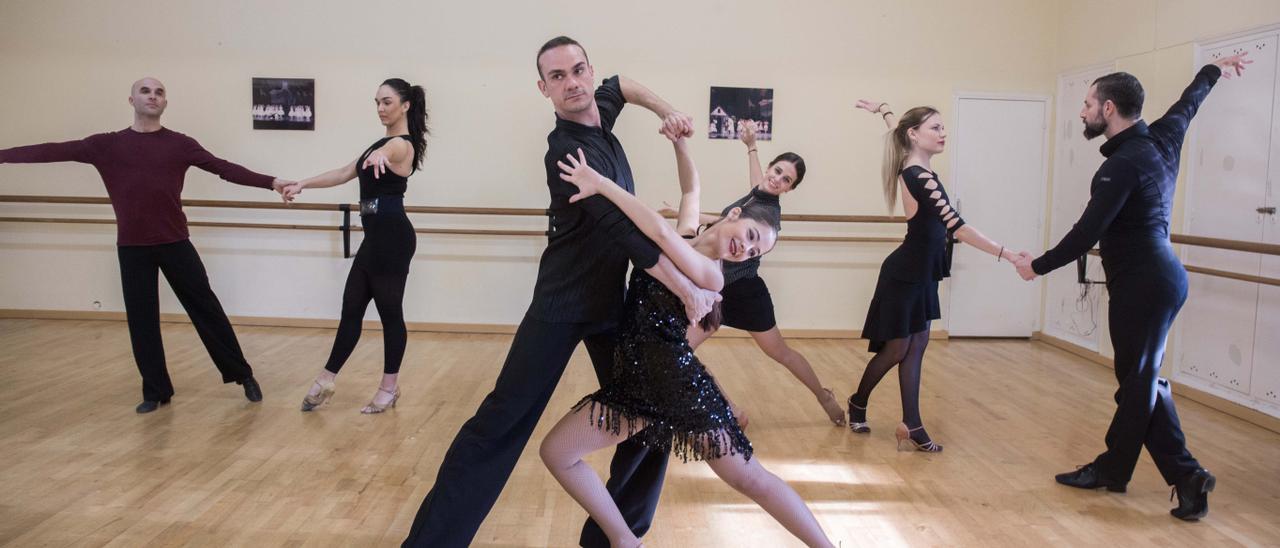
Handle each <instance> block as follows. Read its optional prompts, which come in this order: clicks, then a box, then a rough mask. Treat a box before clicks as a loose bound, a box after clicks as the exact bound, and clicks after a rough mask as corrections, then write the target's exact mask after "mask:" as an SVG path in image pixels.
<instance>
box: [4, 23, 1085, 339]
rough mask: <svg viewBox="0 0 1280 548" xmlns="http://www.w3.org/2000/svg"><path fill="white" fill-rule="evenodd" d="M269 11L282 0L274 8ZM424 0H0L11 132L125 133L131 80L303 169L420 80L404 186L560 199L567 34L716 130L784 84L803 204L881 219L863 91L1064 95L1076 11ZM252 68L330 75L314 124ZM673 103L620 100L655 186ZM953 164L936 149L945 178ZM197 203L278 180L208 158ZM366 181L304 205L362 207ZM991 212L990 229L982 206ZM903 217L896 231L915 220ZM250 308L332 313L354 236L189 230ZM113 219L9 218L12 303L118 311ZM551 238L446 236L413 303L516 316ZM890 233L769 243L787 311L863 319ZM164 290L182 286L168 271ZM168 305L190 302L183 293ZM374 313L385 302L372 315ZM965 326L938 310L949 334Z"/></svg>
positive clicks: (670, 193)
mask: <svg viewBox="0 0 1280 548" xmlns="http://www.w3.org/2000/svg"><path fill="white" fill-rule="evenodd" d="M263 4H266V5H263ZM585 5H586V4H582V3H581V2H567V1H555V2H528V3H526V2H492V1H489V2H407V1H403V2H402V1H388V2H382V3H378V4H377V5H376V7H374V8H362V7H359V6H358V5H357V4H356V3H354V2H352V3H316V2H269V3H259V2H218V3H212V2H190V1H174V2H168V3H162V4H154V3H144V2H138V1H114V2H92V1H88V0H82V1H71V0H41V1H34V0H8V1H6V2H4V3H0V74H3V78H0V96H2V97H4V98H5V100H4V101H0V119H2V120H4V121H5V123H4V124H2V125H0V147H9V146H16V145H22V144H29V143H36V142H43V141H49V140H65V139H74V138H80V137H83V136H85V135H88V134H91V133H95V132H100V131H108V130H116V129H120V128H123V127H125V126H126V125H128V123H129V121H130V110H129V107H128V106H127V104H126V103H125V98H126V96H127V89H128V87H129V84H130V82H132V81H133V80H134V79H135V78H137V77H140V76H142V75H154V76H156V77H158V78H160V79H162V80H163V81H164V82H165V83H166V85H167V86H168V89H169V93H170V106H169V110H168V113H167V114H166V115H165V119H164V120H165V124H166V125H167V126H169V127H171V128H173V129H175V130H178V131H182V132H184V133H188V134H190V135H192V136H193V137H196V138H197V139H199V140H200V141H201V142H202V144H204V145H205V147H206V148H208V149H210V150H211V151H213V152H215V153H216V154H218V155H221V156H223V157H225V158H228V159H231V160H233V161H237V162H240V163H242V164H244V165H246V166H249V167H251V168H253V169H257V170H260V171H263V172H267V173H271V174H275V175H279V176H283V177H294V178H297V177H304V176H308V175H311V174H314V173H316V172H319V171H321V170H325V169H329V168H331V167H334V166H337V165H341V164H343V163H345V162H346V161H348V160H349V159H350V158H352V157H354V156H355V155H356V154H357V153H358V152H360V150H362V149H363V147H364V146H366V144H367V143H369V142H371V141H372V140H374V139H376V138H377V137H379V136H380V135H381V127H380V126H378V125H377V123H376V122H377V120H376V118H375V117H374V113H373V111H372V108H370V107H371V105H370V102H371V101H370V99H371V98H372V95H373V92H374V90H375V88H376V85H377V84H378V83H379V82H380V81H381V80H382V79H383V78H385V77H388V76H393V75H394V76H401V77H404V78H406V79H408V80H410V81H413V82H415V83H421V84H423V85H424V86H425V87H426V88H427V93H428V102H429V107H430V109H431V115H432V126H433V130H434V135H433V137H432V139H431V142H430V145H429V155H428V159H427V163H426V166H425V168H424V169H423V171H421V172H420V173H419V174H418V175H416V176H414V178H413V179H412V180H411V182H410V190H409V194H408V201H409V202H410V203H413V204H423V205H454V206H504V207H543V206H545V205H546V203H547V196H546V191H545V186H544V181H543V173H542V166H541V159H542V155H543V153H544V151H545V140H544V138H545V135H546V133H547V132H548V131H549V130H550V128H551V126H552V111H551V107H550V104H549V103H548V102H547V100H546V99H544V98H543V97H542V96H541V95H540V94H539V93H538V92H537V90H536V87H535V85H534V84H535V78H536V73H535V70H534V67H533V56H534V53H535V51H536V48H537V47H538V46H539V45H540V44H541V43H542V42H543V41H544V40H546V39H547V38H550V37H552V36H554V35H556V34H561V33H563V34H569V35H571V36H574V37H576V38H577V39H579V40H580V41H582V42H583V43H584V44H585V45H586V47H587V49H588V51H589V52H590V54H591V59H592V61H593V63H594V65H595V68H596V72H597V76H598V77H599V78H603V77H605V76H607V75H611V74H614V73H619V72H620V73H624V74H627V75H628V76H630V77H632V78H634V79H636V80H638V81H640V82H642V83H644V84H646V85H648V86H649V87H651V88H653V89H654V90H656V91H658V92H659V93H660V94H661V95H663V96H664V97H666V98H667V99H668V100H669V101H671V102H672V103H673V104H675V105H677V106H678V107H679V108H681V109H683V110H685V111H687V112H689V113H690V114H692V115H693V116H694V118H695V120H697V121H698V124H697V125H696V126H695V127H698V128H703V127H705V126H706V121H707V114H706V111H707V103H708V87H709V86H711V85H729V86H760V87H773V88H774V90H775V97H776V104H777V106H776V113H775V127H776V132H777V137H776V140H775V141H773V142H769V143H762V144H761V146H760V149H761V153H762V156H764V157H771V156H772V155H773V154H776V153H778V152H782V151H785V150H794V151H798V152H800V153H802V154H803V155H804V156H805V158H806V159H807V162H808V166H809V175H808V178H807V179H806V181H805V182H804V184H803V186H802V187H801V188H800V189H799V190H798V191H797V192H795V193H793V194H791V195H788V196H787V197H786V198H785V200H784V201H785V210H786V211H788V212H793V213H848V214H879V213H883V212H884V208H883V205H882V204H883V201H882V200H881V198H880V195H879V192H878V190H877V188H878V187H877V183H876V174H877V172H878V168H879V162H880V155H881V141H880V136H881V133H882V129H883V126H881V125H880V124H879V120H877V119H875V118H874V117H872V116H869V115H866V114H865V113H861V112H855V111H854V110H853V108H852V104H853V101H854V100H855V99H856V98H859V97H864V96H865V97H871V98H881V99H884V100H887V101H891V102H892V103H893V104H894V105H895V106H896V107H897V108H898V110H899V111H901V110H902V109H903V108H905V107H907V106H910V105H915V104H925V103H927V104H933V105H937V106H940V107H942V108H944V109H945V108H948V107H949V106H950V105H951V104H952V93H953V91H954V90H960V89H963V90H971V91H993V92H1007V93H1038V94H1050V93H1052V90H1053V83H1054V80H1053V78H1054V75H1055V74H1056V72H1055V70H1054V69H1055V63H1052V62H1050V60H1052V59H1054V58H1055V57H1054V49H1055V40H1054V39H1053V37H1054V36H1055V33H1056V32H1057V31H1058V29H1059V28H1062V27H1063V23H1062V22H1060V21H1059V19H1058V10H1057V9H1056V8H1055V7H1054V6H1053V5H1052V4H1049V3H1041V2H1024V1H1020V0H982V1H972V2H955V3H950V2H944V3H939V2H923V1H910V2H894V3H872V2H847V1H836V0H831V1H823V2H802V3H794V4H791V5H787V6H786V7H785V8H784V7H781V6H782V5H781V4H778V3H776V2H765V1H760V0H750V1H744V2H725V1H712V2H671V1H659V2H646V3H630V4H620V5H614V4H609V5H600V6H605V7H599V8H597V9H596V10H595V11H590V10H584V9H582V7H583V6H585ZM253 76H280V77H311V78H315V79H316V86H317V105H316V116H317V125H316V131H314V132H269V131H253V130H252V129H251V124H250V119H249V116H248V109H249V100H248V98H249V83H250V78H251V77H253ZM656 128H657V124H656V118H654V117H652V116H651V115H649V114H648V113H646V112H643V111H641V110H640V109H637V108H630V109H628V111H627V112H625V114H624V116H623V118H622V121H621V122H620V125H619V127H618V130H617V132H618V134H619V136H620V137H621V139H622V141H623V143H624V144H625V145H626V147H627V151H628V154H629V156H630V158H631V163H632V165H633V167H634V170H635V175H636V178H637V181H638V182H639V184H638V186H639V195H640V196H641V197H642V198H643V199H644V200H645V201H646V202H648V203H650V204H652V205H655V206H657V205H659V204H660V202H661V201H662V200H663V199H670V198H673V197H675V196H676V190H675V188H676V187H675V182H674V169H673V165H672V161H671V157H670V149H669V145H668V144H667V143H666V142H665V141H663V140H662V139H661V138H660V137H659V136H658V135H656V133H655V131H656ZM699 137H700V138H699V139H697V140H696V141H695V142H694V152H695V154H696V157H697V159H698V161H699V166H700V168H701V170H702V174H703V181H704V185H705V188H706V190H705V197H704V201H705V203H708V204H719V203H727V202H728V201H730V200H732V199H734V198H736V197H737V196H739V195H740V194H741V193H742V192H744V190H745V187H746V185H745V182H746V176H745V162H744V157H745V154H744V152H743V147H742V146H741V144H739V143H736V142H723V141H715V142H711V141H708V140H706V139H705V135H701V134H700V135H699ZM948 164H949V159H948V158H946V157H945V156H943V157H940V158H938V159H937V163H936V166H937V167H938V168H939V169H941V170H942V171H943V176H944V177H946V173H945V170H946V167H947V166H948ZM187 183H188V184H187V190H186V192H185V196H186V197H187V198H217V199H236V200H264V201H270V200H273V199H274V194H270V193H268V192H265V191H261V190H255V189H247V188H243V187H237V186H234V185H230V184H225V183H223V182H221V181H219V180H218V179H217V178H216V177H213V176H211V175H209V174H206V173H204V172H201V171H198V170H192V172H190V173H189V174H188V177H187ZM0 193H7V194H57V195H79V196H85V195H87V196H101V195H104V192H103V190H102V187H101V184H100V182H99V181H98V178H97V175H96V173H95V172H94V171H93V170H92V169H91V168H90V167H87V166H82V165H72V164H58V165H41V166H25V165H22V166H20V165H5V166H2V167H0ZM355 196H356V190H355V188H354V186H347V187H340V188H337V189H328V190H320V191H314V192H308V193H307V194H305V195H304V196H303V197H302V199H303V200H304V201H323V202H334V201H351V200H353V199H354V198H355ZM105 211H106V210H105V208H90V207H52V206H37V207H30V206H22V207H17V206H2V207H0V215H45V214H48V215H62V214H102V213H103V212H105ZM188 216H189V218H191V219H193V220H196V219H199V220H253V221H262V222H285V221H288V222H299V223H321V222H324V223H336V222H337V216H336V215H334V214H322V213H304V212H284V213H273V212H266V213H264V212H250V211H227V210H212V211H209V210H189V211H188ZM414 222H415V223H416V224H417V225H419V226H469V227H477V228H489V227H517V228H536V229H541V228H543V226H544V223H543V221H541V220H540V219H504V218H457V219H450V218H436V217H423V216H417V217H415V218H414ZM977 224H979V225H981V222H980V221H979V222H978V223H977ZM900 230H901V229H900V228H895V229H891V230H889V231H888V232H900ZM786 231H787V233H789V234H815V233H822V234H877V233H883V232H885V230H884V229H877V228H876V227H870V226H853V227H842V226H821V225H818V226H813V225H810V226H806V225H805V224H802V223H792V224H789V225H788V226H787V227H786ZM192 234H193V241H194V242H195V244H196V246H197V247H198V249H200V251H201V253H202V255H203V257H204V259H205V262H206V265H207V267H208V269H209V271H210V277H211V279H212V282H213V285H214V288H215V290H216V291H217V292H218V294H219V296H220V297H221V298H222V300H223V304H224V306H225V307H226V309H227V310H228V312H229V313H230V314H233V315H244V316H272V317H299V318H336V317H337V313H338V308H339V296H340V292H341V286H342V283H343V280H344V276H345V274H346V271H347V268H348V265H349V263H347V262H346V261H344V260H342V259H341V258H339V253H340V243H339V240H338V238H337V236H336V235H330V234H319V233H300V232H284V231H246V230H228V229H200V228H196V229H193V231H192ZM113 241H114V232H113V229H111V228H107V227H85V226H63V225H18V224H4V225H0V251H2V252H3V253H4V255H5V260H4V261H0V278H2V279H3V280H4V282H3V284H0V308H6V309H27V308H31V309H55V310H92V309H94V307H95V305H94V303H95V301H96V302H98V303H100V306H101V308H102V309H103V310H122V308H123V307H122V303H121V297H120V290H119V280H118V274H117V273H116V272H117V266H116V262H115V258H114V249H113V245H112V244H113ZM543 245H544V241H543V240H542V239H536V238H480V237H463V236H459V237H425V238H422V239H420V245H419V248H418V256H417V258H416V259H415V261H414V264H413V271H412V274H411V276H410V281H409V290H408V296H407V298H406V306H407V316H408V319H409V320H410V321H422V322H459V323H496V324H514V323H516V322H518V321H519V319H520V317H521V315H522V313H523V311H524V309H525V307H526V306H527V304H528V300H529V296H530V294H531V289H532V286H533V282H534V277H535V273H536V269H537V257H538V256H539V253H540V252H541V249H542V247H543ZM890 249H891V246H887V245H870V246H867V245H863V246H855V245H831V244H808V243H791V244H787V245H785V246H784V247H783V248H781V249H779V250H778V251H777V252H775V253H774V254H772V255H771V256H770V257H769V258H768V260H766V261H765V266H764V269H763V272H764V275H765V276H766V278H767V279H768V280H769V282H770V285H771V287H772V289H773V292H774V295H775V300H776V302H777V304H778V315H779V320H780V323H781V325H782V327H784V328H815V329H858V328H860V327H861V324H862V320H863V319H864V316H865V312H866V306H867V303H868V302H869V300H870V297H871V293H872V290H873V288H874V284H875V279H876V274H877V269H878V266H879V263H880V261H881V260H882V258H883V257H884V255H885V254H886V253H888V251H889V250H890ZM163 285H164V284H162V286H163ZM163 292H164V297H163V298H164V301H163V303H162V306H163V309H164V310H165V311H169V312H177V311H180V310H181V309H180V307H179V306H178V305H177V303H176V301H175V300H174V299H173V298H172V295H170V294H168V290H167V288H166V289H164V290H163ZM372 314H373V313H372V312H370V315H371V316H372ZM944 326H945V324H942V325H939V326H938V327H944Z"/></svg>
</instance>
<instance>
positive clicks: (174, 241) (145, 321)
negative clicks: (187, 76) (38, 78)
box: [0, 78, 292, 413]
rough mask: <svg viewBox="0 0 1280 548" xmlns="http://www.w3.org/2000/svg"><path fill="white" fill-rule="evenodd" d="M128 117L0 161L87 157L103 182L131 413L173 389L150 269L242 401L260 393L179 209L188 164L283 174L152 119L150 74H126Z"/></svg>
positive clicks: (157, 104) (239, 175)
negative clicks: (224, 154) (218, 152)
mask: <svg viewBox="0 0 1280 548" xmlns="http://www.w3.org/2000/svg"><path fill="white" fill-rule="evenodd" d="M129 104H130V105H132V106H133V125H131V126H129V127H127V128H125V129H123V130H120V131H116V132H111V133H99V134H97V135H92V136H89V137H87V138H85V139H81V140H79V141H67V142H63V143H45V144H41V145H32V146H25V147H16V148H10V149H4V150H0V164H4V163H15V164H16V163H46V162H81V163H86V164H91V165H93V167H94V168H96V169H97V170H98V173H99V175H101V176H102V182H103V183H104V184H105V185H106V187H107V196H109V197H110V199H111V207H112V209H114V210H115V214H116V229H117V239H116V245H117V251H118V254H119V257H120V281H121V286H122V288H123V289H124V305H125V316H126V317H127V318H128V323H129V339H130V342H131V343H132V345H133V357H134V360H135V361H136V362H137V364H138V371H139V372H140V373H141V374H142V403H140V404H138V406H137V408H136V409H135V410H136V411H137V412H138V413H150V412H152V411H155V410H156V409H157V408H159V407H160V406H161V405H164V404H167V403H169V400H170V398H172V397H173V383H172V382H171V381H170V380H169V371H168V369H167V368H166V367H165V360H164V346H163V345H162V343H161V340H160V298H159V281H158V276H157V275H158V274H159V273H163V274H164V277H165V279H166V280H168V281H169V287H171V288H173V292H174V294H175V295H177V297H178V300H179V301H180V302H181V303H182V307H183V308H185V309H186V311H187V315H188V316H190V317H191V322H192V323H193V324H195V328H196V332H197V333H198V334H199V335H200V340H201V341H202V342H204V346H205V349H207V350H208V351H209V357H210V358H212V359H213V363H214V365H216V366H217V367H218V371H219V372H221V373H222V382H224V383H230V382H234V383H237V384H240V385H242V386H243V387H244V395H245V397H246V398H248V399H249V401H252V402H258V401H262V390H261V388H260V387H259V386H258V382H257V381H256V380H254V378H253V369H252V368H250V367H249V362H248V361H246V360H245V359H244V353H243V352H241V350H240V343H239V342H238V341H237V340H236V334H235V332H234V331H233V330H232V329H231V322H230V321H229V320H227V314H226V312H223V310H222V304H221V303H219V302H218V297H217V295H214V294H213V289H212V288H210V287H209V277H208V275H207V274H206V273H205V269H204V264H203V263H201V262H200V255H199V254H197V253H196V249H195V247H193V246H192V245H191V241H190V240H189V235H188V233H187V218H186V216H185V215H183V213H182V185H183V182H184V179H185V176H186V172H187V169H188V168H190V167H191V166H195V167H198V168H200V169H203V170H205V171H208V172H209V173H213V174H215V175H218V176H219V177H221V178H222V179H224V180H227V181H230V182H232V183H235V184H239V185H245V186H253V187H259V188H263V189H272V190H275V191H277V192H280V191H281V190H282V189H283V188H284V187H285V186H287V185H288V184H290V183H291V182H292V181H286V180H282V179H276V178H273V177H271V176H269V175H262V174H260V173H255V172H253V171H249V170H248V169H245V168H244V167H241V166H239V165H236V164H233V163H231V162H228V161H226V160H223V159H221V158H218V157H216V156H214V155H213V154H210V153H209V151H207V150H205V149H204V148H203V147H201V146H200V143H197V142H196V140H195V139H192V138H190V137H187V136H186V135H183V134H181V133H178V132H176V131H172V130H170V129H168V128H166V127H164V126H162V125H160V116H161V115H162V114H164V109H165V107H166V106H168V99H167V97H166V93H165V88H164V84H162V83H160V81H159V80H156V79H155V78H143V79H141V80H138V81H137V82H134V83H133V88H132V90H131V91H130V94H129Z"/></svg>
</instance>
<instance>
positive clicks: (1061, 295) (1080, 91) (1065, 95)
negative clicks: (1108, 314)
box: [1032, 64, 1115, 352]
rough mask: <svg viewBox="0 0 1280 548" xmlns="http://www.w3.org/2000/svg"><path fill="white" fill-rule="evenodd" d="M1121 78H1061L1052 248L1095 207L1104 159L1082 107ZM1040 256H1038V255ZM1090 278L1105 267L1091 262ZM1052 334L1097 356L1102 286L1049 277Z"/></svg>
mask: <svg viewBox="0 0 1280 548" xmlns="http://www.w3.org/2000/svg"><path fill="white" fill-rule="evenodd" d="M1112 72H1115V65H1114V64H1106V65H1100V66H1096V67H1091V68H1088V69H1084V70H1080V71H1076V72H1072V73H1067V74H1063V75H1061V76H1059V77H1058V96H1057V99H1056V100H1057V120H1056V121H1055V122H1054V126H1053V127H1054V135H1055V136H1056V139H1055V140H1054V142H1055V146H1054V151H1055V154H1054V157H1053V181H1054V183H1053V200H1052V201H1051V202H1050V203H1051V204H1052V206H1051V209H1050V211H1049V223H1048V225H1049V245H1053V244H1055V243H1057V242H1058V241H1059V240H1061V239H1062V237H1063V236H1064V235H1066V233H1067V231H1069V230H1071V227H1072V226H1073V225H1075V223H1076V221H1077V220H1079V219H1080V214H1081V213H1084V207H1085V205H1086V204H1088V203H1089V183H1090V182H1091V181H1092V180H1093V174H1094V173H1096V172H1097V171H1098V167H1100V166H1101V165H1102V160H1103V159H1104V158H1103V156H1102V153H1101V152H1098V147H1099V146H1101V144H1102V142H1101V140H1099V139H1094V140H1092V141H1090V140H1087V139H1085V138H1084V134H1083V130H1084V127H1083V126H1082V125H1081V123H1080V107H1081V106H1083V105H1084V98H1085V95H1086V94H1088V92H1089V87H1090V86H1092V85H1093V81H1094V80H1097V79H1098V78H1099V77H1101V76H1104V75H1106V74H1109V73H1112ZM1035 251H1038V249H1037V250H1033V251H1032V252H1033V253H1034V252H1035ZM1087 265H1088V270H1086V272H1085V277H1086V278H1087V279H1090V280H1102V279H1105V278H1106V276H1105V275H1104V274H1103V273H1102V262H1101V261H1099V260H1098V258H1097V257H1089V258H1088V261H1087ZM1044 284H1045V299H1044V307H1045V310H1044V324H1043V327H1042V328H1041V330H1042V331H1043V332H1044V333H1045V334H1046V335H1050V336H1053V337H1056V338H1059V339H1062V340H1065V341H1068V342H1070V343H1072V344H1076V345H1079V346H1082V347H1084V348H1087V349H1089V350H1093V351H1095V352H1097V351H1098V350H1099V348H1098V341H1099V339H1100V337H1101V334H1102V329H1101V325H1102V323H1103V321H1104V320H1105V318H1103V317H1102V314H1103V313H1104V311H1105V310H1104V309H1105V306H1104V304H1105V303H1104V302H1103V300H1102V296H1103V294H1104V293H1105V290H1104V289H1103V286H1101V285H1081V284H1080V282H1079V275H1078V274H1077V272H1076V269H1075V268H1074V267H1071V266H1068V267H1064V268H1059V269H1057V270H1055V271H1053V272H1050V273H1049V275H1047V276H1044Z"/></svg>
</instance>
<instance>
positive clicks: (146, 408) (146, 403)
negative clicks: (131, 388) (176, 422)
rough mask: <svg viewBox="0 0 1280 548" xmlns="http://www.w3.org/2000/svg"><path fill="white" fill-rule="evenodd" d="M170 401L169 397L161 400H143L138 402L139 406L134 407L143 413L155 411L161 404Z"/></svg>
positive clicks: (137, 411)
mask: <svg viewBox="0 0 1280 548" xmlns="http://www.w3.org/2000/svg"><path fill="white" fill-rule="evenodd" d="M168 403H169V400H167V399H164V400H160V401H151V400H142V403H140V404H138V406H137V407H134V408H133V410H134V412H136V413H138V414H139V415H141V414H143V413H150V412H152V411H155V410H156V409H159V408H160V406H161V405H165V404H168Z"/></svg>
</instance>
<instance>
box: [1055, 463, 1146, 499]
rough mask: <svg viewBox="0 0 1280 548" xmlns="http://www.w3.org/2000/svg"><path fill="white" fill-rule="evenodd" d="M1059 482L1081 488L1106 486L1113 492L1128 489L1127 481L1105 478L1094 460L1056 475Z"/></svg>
mask: <svg viewBox="0 0 1280 548" xmlns="http://www.w3.org/2000/svg"><path fill="white" fill-rule="evenodd" d="M1054 479H1056V480H1058V483H1061V484H1063V485H1069V486H1071V487H1078V488H1080V489H1098V488H1101V487H1106V488H1107V490H1108V491H1111V492H1112V493H1123V492H1125V490H1126V489H1127V486H1128V484H1127V483H1116V482H1113V481H1110V480H1108V479H1106V478H1103V477H1102V475H1101V474H1099V473H1098V467H1097V466H1095V465H1094V464H1093V463H1092V462H1091V463H1089V464H1086V465H1084V466H1081V467H1078V468H1076V471H1075V472H1067V473H1065V474H1058V475H1056V476H1054Z"/></svg>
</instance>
